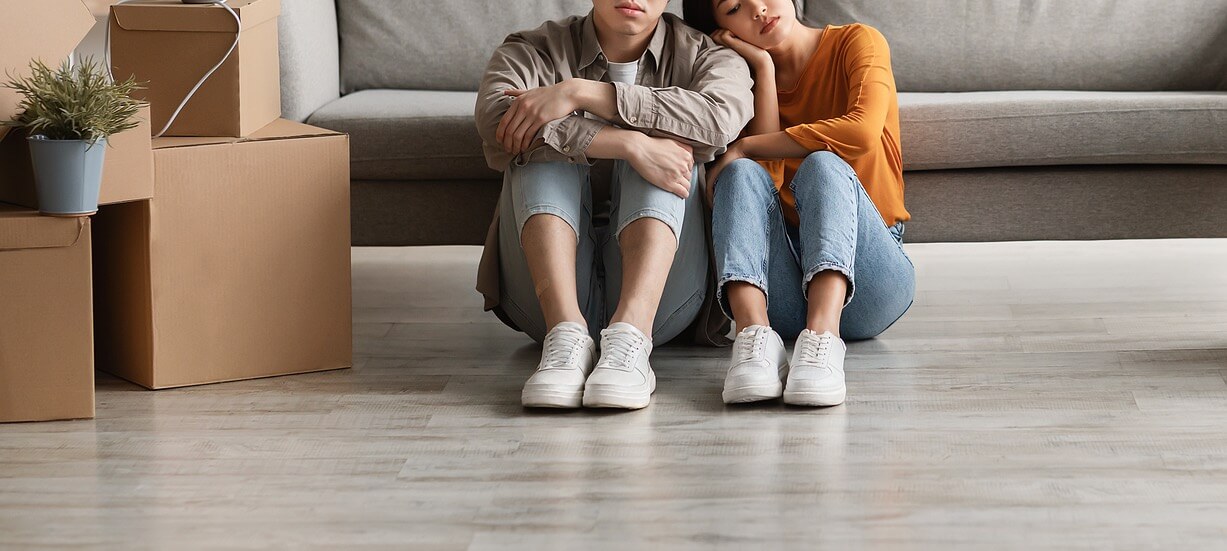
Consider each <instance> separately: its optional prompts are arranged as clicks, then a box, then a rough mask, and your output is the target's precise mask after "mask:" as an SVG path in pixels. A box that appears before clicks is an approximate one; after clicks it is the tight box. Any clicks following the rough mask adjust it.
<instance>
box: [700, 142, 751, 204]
mask: <svg viewBox="0 0 1227 551" xmlns="http://www.w3.org/2000/svg"><path fill="white" fill-rule="evenodd" d="M744 158H746V154H745V153H744V152H743V151H742V149H741V142H740V140H739V141H736V142H733V143H731V144H729V147H728V149H726V150H725V151H724V155H721V156H720V158H719V159H716V162H714V163H712V165H711V167H710V168H708V169H707V185H706V186H704V188H703V189H704V194H703V195H704V197H705V198H706V199H707V206H708V207H711V206H712V205H714V204H715V203H716V179H717V178H719V177H720V173H721V172H724V169H725V168H726V167H728V166H729V164H731V163H732V162H733V161H736V160H737V159H744Z"/></svg>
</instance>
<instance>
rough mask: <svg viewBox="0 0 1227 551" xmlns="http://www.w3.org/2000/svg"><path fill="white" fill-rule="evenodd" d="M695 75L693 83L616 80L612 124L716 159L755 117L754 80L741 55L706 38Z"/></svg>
mask: <svg viewBox="0 0 1227 551" xmlns="http://www.w3.org/2000/svg"><path fill="white" fill-rule="evenodd" d="M693 74H694V75H695V78H694V79H693V80H692V82H691V84H690V86H687V87H681V86H669V87H660V88H653V87H649V86H639V85H628V84H623V83H620V82H616V83H614V90H615V93H616V94H617V117H616V118H615V120H613V121H611V122H613V123H615V124H617V125H618V126H621V127H623V128H633V129H636V130H639V131H641V132H644V133H646V134H648V135H649V136H667V137H670V138H675V139H678V140H679V141H683V142H685V143H687V144H689V145H690V146H691V147H693V148H694V156H695V160H697V161H699V162H704V163H705V162H709V161H711V160H712V159H714V158H715V157H716V156H717V155H719V154H721V153H723V152H724V149H725V147H726V146H727V145H728V144H729V143H731V142H732V141H733V140H736V139H737V134H738V133H740V132H741V129H742V128H744V127H745V125H746V123H748V122H750V118H751V117H753V115H754V92H753V91H752V90H751V87H752V86H753V81H752V80H751V79H750V69H749V67H748V66H747V65H746V62H745V60H743V59H742V58H741V56H739V55H737V53H736V52H734V51H733V50H730V49H728V48H725V47H723V46H719V45H717V44H716V43H714V42H712V41H711V40H710V39H708V38H706V37H704V39H703V41H702V42H701V43H700V45H699V52H698V54H697V56H696V60H695V66H694V73H693Z"/></svg>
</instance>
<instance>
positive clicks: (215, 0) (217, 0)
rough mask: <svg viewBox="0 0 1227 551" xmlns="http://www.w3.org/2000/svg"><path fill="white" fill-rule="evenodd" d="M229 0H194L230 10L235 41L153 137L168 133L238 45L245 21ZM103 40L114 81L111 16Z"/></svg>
mask: <svg viewBox="0 0 1227 551" xmlns="http://www.w3.org/2000/svg"><path fill="white" fill-rule="evenodd" d="M138 1H140V0H119V1H118V2H116V3H115V4H114V5H115V6H119V5H121V4H128V3H131V2H138ZM228 1H229V0H204V1H198V2H193V3H197V4H214V5H217V6H221V7H223V8H225V9H226V11H228V12H230V15H231V16H232V17H234V24H235V31H234V42H233V43H231V44H230V49H229V50H226V55H224V56H222V59H221V61H218V62H217V65H214V66H213V68H212V69H209V72H207V73H205V75H204V76H203V77H201V78H200V81H198V82H197V83H196V85H195V86H193V87H192V89H191V90H189V91H188V93H187V95H186V96H184V97H183V101H181V102H179V107H176V108H175V112H174V113H172V114H171V116H170V119H168V120H167V121H166V126H163V127H162V129H161V130H159V131H158V133H157V134H154V135H153V137H155V138H160V137H162V135H163V134H165V133H166V131H167V130H169V129H170V125H172V124H174V123H175V119H177V118H179V113H180V112H181V111H183V107H184V106H185V105H187V102H188V101H190V100H191V99H192V96H195V95H196V91H197V90H200V87H201V86H203V85H204V83H205V81H206V80H209V77H211V76H213V73H214V72H216V71H217V69H218V68H220V67H221V66H222V65H224V64H225V63H226V60H228V59H230V55H231V54H233V53H234V49H235V48H237V47H238V45H239V34H240V33H242V32H243V21H242V20H241V19H239V14H238V12H236V11H234V8H231V7H230V6H229V5H228V4H227V2H228ZM103 42H104V46H103V55H102V58H103V62H104V63H105V64H106V69H107V75H108V76H110V77H111V81H114V80H115V75H114V74H113V73H112V72H111V21H110V18H109V17H108V18H107V22H106V28H105V30H104V36H103Z"/></svg>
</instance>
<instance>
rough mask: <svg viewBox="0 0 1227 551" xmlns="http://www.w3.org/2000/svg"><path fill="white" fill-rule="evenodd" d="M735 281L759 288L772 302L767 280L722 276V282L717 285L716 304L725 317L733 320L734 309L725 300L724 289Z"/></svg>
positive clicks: (729, 275)
mask: <svg viewBox="0 0 1227 551" xmlns="http://www.w3.org/2000/svg"><path fill="white" fill-rule="evenodd" d="M734 281H741V282H743V283H749V284H750V285H753V286H755V287H758V290H759V291H762V292H763V296H764V297H766V298H767V300H768V301H770V299H771V295H770V294H769V293H768V292H767V282H766V281H765V280H762V279H756V278H753V277H749V276H741V275H736V274H726V275H722V276H720V281H719V282H717V283H716V303H717V304H719V305H720V311H721V312H724V316H725V317H727V318H728V319H730V320H733V312H732V310H733V308H732V307H731V306H730V305H729V304H728V301H727V300H725V297H724V287H725V286H726V285H728V284H729V283H732V282H734ZM768 304H770V302H768Z"/></svg>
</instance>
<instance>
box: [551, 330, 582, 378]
mask: <svg viewBox="0 0 1227 551" xmlns="http://www.w3.org/2000/svg"><path fill="white" fill-rule="evenodd" d="M583 339H584V336H583V335H580V334H578V333H575V332H573V331H554V332H551V333H550V334H548V335H546V337H545V350H546V353H545V358H544V360H542V362H541V369H558V368H569V367H571V366H573V365H574V363H575V362H574V358H575V353H576V351H578V350H579V347H580V344H582V342H583Z"/></svg>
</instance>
